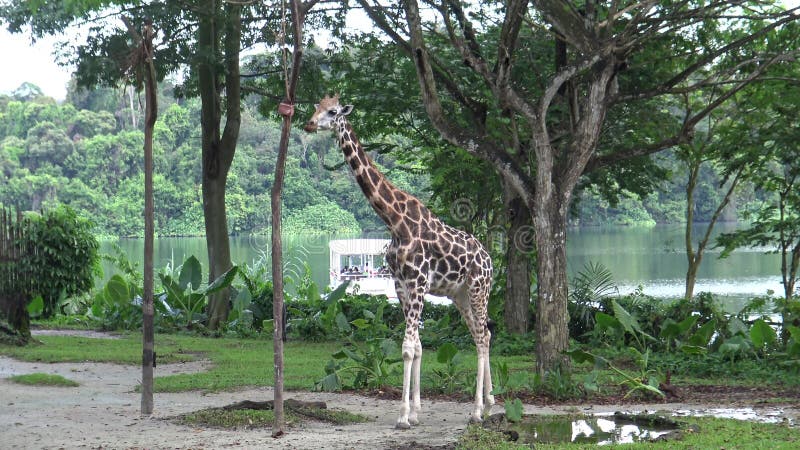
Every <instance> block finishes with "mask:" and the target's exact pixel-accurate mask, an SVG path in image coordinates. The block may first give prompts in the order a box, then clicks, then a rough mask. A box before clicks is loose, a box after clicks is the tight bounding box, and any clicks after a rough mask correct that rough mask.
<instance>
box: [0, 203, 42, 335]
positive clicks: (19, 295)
mask: <svg viewBox="0 0 800 450" xmlns="http://www.w3.org/2000/svg"><path fill="white" fill-rule="evenodd" d="M27 223H28V221H27V220H26V219H25V218H24V217H23V215H22V213H21V212H20V211H19V210H16V211H15V212H11V211H10V210H7V209H5V208H3V209H0V318H2V319H4V320H5V321H6V322H8V324H9V325H11V330H2V331H6V332H7V333H14V334H17V335H19V336H20V337H22V338H23V339H27V338H29V337H30V317H29V315H28V310H27V305H28V302H29V301H30V299H31V293H32V292H33V288H34V283H35V280H33V279H32V277H31V276H30V275H29V273H27V270H26V267H27V264H25V258H26V257H28V256H29V255H30V252H31V249H30V248H29V247H27V246H26V245H25V244H24V242H25V240H24V237H25V231H26V229H27V226H26V225H27Z"/></svg>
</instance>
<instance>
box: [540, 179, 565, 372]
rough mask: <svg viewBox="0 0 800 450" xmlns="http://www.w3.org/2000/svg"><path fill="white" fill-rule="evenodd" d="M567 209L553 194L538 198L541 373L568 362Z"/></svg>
mask: <svg viewBox="0 0 800 450" xmlns="http://www.w3.org/2000/svg"><path fill="white" fill-rule="evenodd" d="M537 187H538V186H537ZM540 192H541V191H540ZM567 209H568V208H567V205H561V204H559V202H558V201H557V200H556V198H555V196H553V195H551V196H549V198H548V197H547V196H543V198H540V199H537V205H536V209H535V210H534V213H533V215H534V217H533V220H534V223H535V224H536V251H537V275H538V279H537V285H538V293H537V296H536V328H535V329H536V370H537V372H539V373H540V374H544V373H545V372H547V371H549V370H553V369H556V368H559V367H561V366H563V365H565V364H567V360H566V359H565V357H564V355H563V353H562V352H564V351H565V350H567V347H568V345H569V328H568V326H567V325H568V323H569V314H568V312H567V302H568V300H569V299H568V284H567V242H566V229H567Z"/></svg>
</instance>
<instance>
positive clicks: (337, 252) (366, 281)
mask: <svg viewBox="0 0 800 450" xmlns="http://www.w3.org/2000/svg"><path fill="white" fill-rule="evenodd" d="M389 242H390V241H389V239H335V240H332V241H330V243H328V246H329V247H330V254H331V260H330V268H331V271H330V275H331V287H332V288H336V287H337V286H339V285H340V284H342V283H343V282H345V281H349V282H350V285H349V286H348V287H347V292H350V293H352V292H358V293H360V294H370V295H385V296H387V297H388V298H389V299H390V300H397V292H396V291H395V290H394V279H393V278H392V275H391V274H390V273H389V270H388V269H387V268H386V261H385V259H384V256H385V255H386V246H388V245H389Z"/></svg>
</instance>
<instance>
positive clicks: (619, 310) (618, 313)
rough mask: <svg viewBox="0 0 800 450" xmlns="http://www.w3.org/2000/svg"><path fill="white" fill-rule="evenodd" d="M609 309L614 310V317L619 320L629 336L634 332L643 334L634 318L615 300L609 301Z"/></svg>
mask: <svg viewBox="0 0 800 450" xmlns="http://www.w3.org/2000/svg"><path fill="white" fill-rule="evenodd" d="M611 307H612V308H613V309H614V317H616V318H617V320H619V323H620V324H621V325H622V327H623V328H625V331H627V332H628V333H630V334H635V332H639V333H641V334H645V333H644V332H643V331H642V328H641V326H639V322H638V321H637V320H636V318H635V317H633V316H632V315H631V314H630V313H629V312H628V311H626V310H625V308H623V307H622V306H621V305H620V304H619V303H617V301H616V300H611Z"/></svg>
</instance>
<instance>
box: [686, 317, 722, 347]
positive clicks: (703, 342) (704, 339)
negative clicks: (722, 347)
mask: <svg viewBox="0 0 800 450" xmlns="http://www.w3.org/2000/svg"><path fill="white" fill-rule="evenodd" d="M716 327H717V320H716V319H711V320H709V321H708V322H706V323H705V324H703V326H701V327H700V328H698V329H697V331H695V332H694V334H693V335H692V337H690V338H689V345H695V346H698V347H707V346H708V343H709V341H711V337H712V336H713V335H714V331H716Z"/></svg>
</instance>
